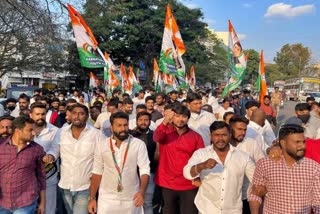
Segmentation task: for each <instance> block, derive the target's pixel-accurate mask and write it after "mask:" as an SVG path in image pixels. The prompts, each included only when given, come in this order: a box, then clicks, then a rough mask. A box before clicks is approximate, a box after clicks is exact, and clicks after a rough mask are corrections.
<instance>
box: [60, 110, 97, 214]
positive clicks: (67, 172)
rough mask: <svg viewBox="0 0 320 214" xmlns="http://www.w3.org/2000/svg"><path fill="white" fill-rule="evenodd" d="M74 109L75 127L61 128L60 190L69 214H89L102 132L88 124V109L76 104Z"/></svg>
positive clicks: (71, 115) (72, 115) (72, 112)
mask: <svg viewBox="0 0 320 214" xmlns="http://www.w3.org/2000/svg"><path fill="white" fill-rule="evenodd" d="M70 108H71V109H70V110H71V112H70V119H71V124H70V125H67V126H65V127H63V128H61V131H60V134H59V135H58V136H57V137H56V138H55V141H57V142H59V143H60V158H61V170H60V171H61V179H60V181H59V184H58V186H59V187H60V190H61V191H62V196H63V200H64V204H65V207H66V210H67V213H68V214H72V213H76V214H86V213H88V208H87V207H88V197H89V186H90V179H91V176H92V169H93V158H94V149H95V145H96V143H97V141H98V138H99V135H100V131H99V130H98V129H96V128H94V127H93V126H92V125H90V124H89V123H87V120H88V118H89V110H88V108H87V107H86V106H84V105H81V104H75V105H72V107H70Z"/></svg>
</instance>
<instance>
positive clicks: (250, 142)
mask: <svg viewBox="0 0 320 214" xmlns="http://www.w3.org/2000/svg"><path fill="white" fill-rule="evenodd" d="M237 149H239V150H240V151H243V152H245V153H247V154H248V155H249V156H250V157H251V158H252V159H253V160H254V162H255V163H257V161H258V160H260V159H261V158H264V157H265V154H264V153H263V151H262V149H261V147H260V146H259V145H258V144H257V143H256V142H255V140H254V139H253V138H249V137H245V138H244V139H243V141H242V142H241V143H239V144H238V145H237ZM249 184H250V182H249V180H248V178H247V177H245V178H244V181H243V186H242V200H245V199H247V191H248V188H249Z"/></svg>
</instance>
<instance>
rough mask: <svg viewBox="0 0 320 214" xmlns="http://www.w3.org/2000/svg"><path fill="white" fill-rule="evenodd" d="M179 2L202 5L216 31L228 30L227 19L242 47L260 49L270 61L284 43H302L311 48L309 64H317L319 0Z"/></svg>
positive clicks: (319, 61) (208, 0)
mask: <svg viewBox="0 0 320 214" xmlns="http://www.w3.org/2000/svg"><path fill="white" fill-rule="evenodd" d="M181 2H182V3H183V4H185V5H186V6H188V7H189V8H201V10H202V12H203V13H204V21H205V22H207V23H208V25H209V27H210V28H211V29H214V30H215V31H227V30H228V25H227V21H228V19H230V20H231V21H232V24H233V26H234V28H235V30H236V31H237V33H238V35H240V36H239V37H240V40H241V44H242V46H243V48H244V49H249V48H253V49H255V50H257V51H258V52H260V50H261V49H263V50H264V52H265V61H266V62H272V61H273V58H274V57H275V55H276V52H277V51H279V50H280V48H281V47H282V46H283V45H285V44H294V43H302V44H303V45H304V46H307V47H309V48H310V49H311V51H312V56H313V58H312V63H320V42H319V41H318V40H319V39H320V24H319V23H320V15H319V12H320V1H319V0H299V1H297V0H288V1H287V0H283V1H274V0H252V1H250V0H248V1H245V0H244V1H241V0H181ZM177 19H178V17H177ZM178 22H179V20H178Z"/></svg>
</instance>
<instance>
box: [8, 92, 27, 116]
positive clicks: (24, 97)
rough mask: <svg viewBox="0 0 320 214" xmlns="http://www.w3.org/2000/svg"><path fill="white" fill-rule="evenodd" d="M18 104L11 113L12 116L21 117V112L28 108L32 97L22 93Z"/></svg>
mask: <svg viewBox="0 0 320 214" xmlns="http://www.w3.org/2000/svg"><path fill="white" fill-rule="evenodd" d="M18 104H19V105H18V106H17V107H16V108H15V109H14V110H13V111H12V112H11V113H10V115H11V116H12V117H19V116H20V112H23V111H24V110H27V109H28V108H29V104H30V97H28V95H26V94H20V96H19V98H18Z"/></svg>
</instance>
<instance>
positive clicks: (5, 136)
mask: <svg viewBox="0 0 320 214" xmlns="http://www.w3.org/2000/svg"><path fill="white" fill-rule="evenodd" d="M9 136H10V134H9V133H8V132H4V133H1V134H0V139H6V138H7V137H9Z"/></svg>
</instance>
